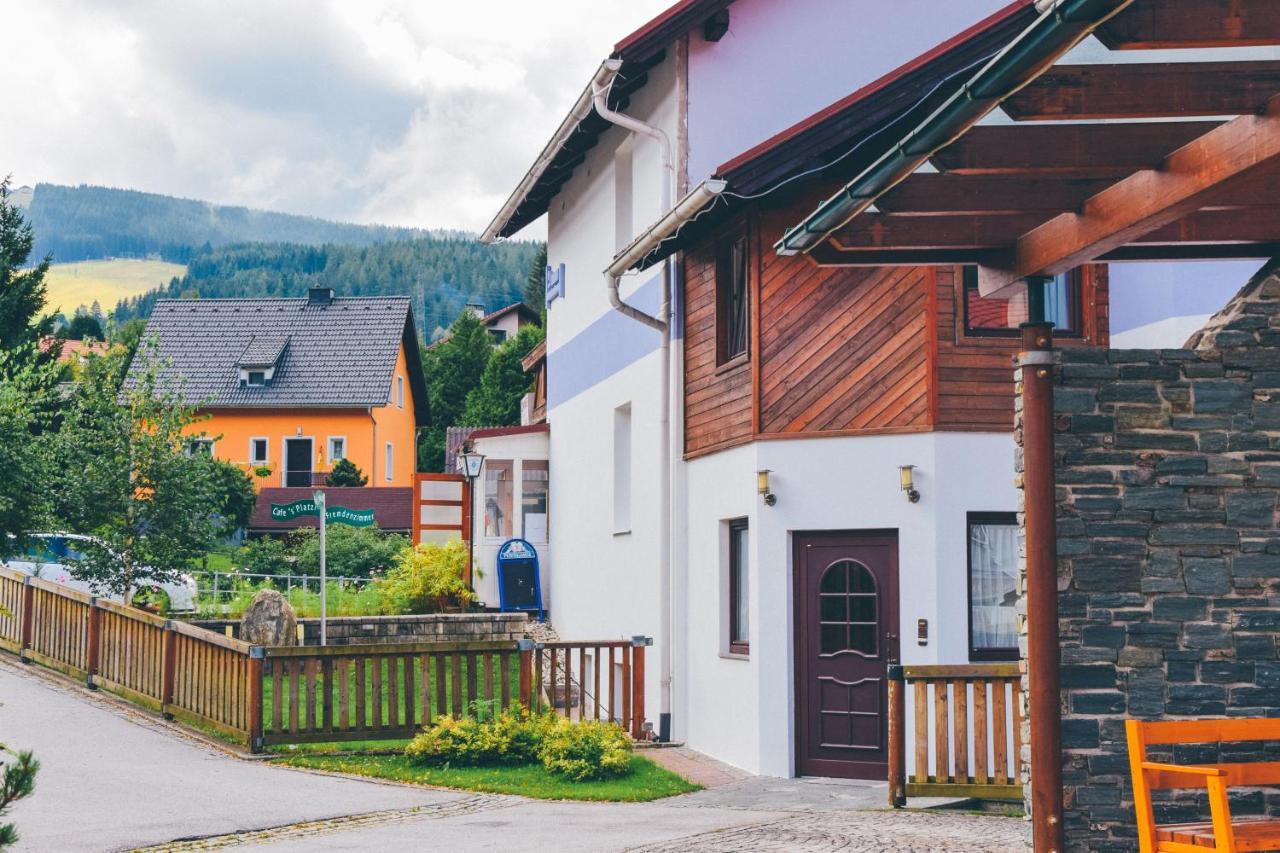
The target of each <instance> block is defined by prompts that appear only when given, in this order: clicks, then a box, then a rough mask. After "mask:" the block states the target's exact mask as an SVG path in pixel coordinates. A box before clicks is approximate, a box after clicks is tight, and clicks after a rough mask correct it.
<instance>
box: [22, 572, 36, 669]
mask: <svg viewBox="0 0 1280 853" xmlns="http://www.w3.org/2000/svg"><path fill="white" fill-rule="evenodd" d="M35 602H36V588H35V587H34V586H32V585H31V578H29V577H27V578H23V579H22V646H21V647H20V648H19V649H18V656H19V657H20V658H22V660H24V661H26V662H27V663H30V662H31V659H30V658H29V657H27V649H29V648H31V638H32V636H33V629H34V628H35V622H34V618H35Z"/></svg>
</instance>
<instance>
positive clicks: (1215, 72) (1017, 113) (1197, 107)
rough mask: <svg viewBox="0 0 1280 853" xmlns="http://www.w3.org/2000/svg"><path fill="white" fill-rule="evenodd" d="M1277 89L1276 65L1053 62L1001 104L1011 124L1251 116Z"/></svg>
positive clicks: (1279, 72)
mask: <svg viewBox="0 0 1280 853" xmlns="http://www.w3.org/2000/svg"><path fill="white" fill-rule="evenodd" d="M1278 91H1280V62H1276V61H1272V60H1258V61H1250V62H1221V61H1219V62H1160V63H1141V64H1123V65H1055V66H1054V67H1053V68H1050V69H1049V70H1048V71H1046V72H1045V73H1044V74H1041V75H1040V76H1039V77H1038V78H1036V79H1035V80H1034V81H1032V82H1031V83H1030V84H1028V85H1027V86H1026V87H1024V88H1023V89H1022V90H1021V91H1020V92H1018V93H1017V94H1015V95H1013V96H1012V97H1010V98H1009V99H1008V100H1006V101H1005V102H1004V109H1005V112H1007V113H1008V114H1009V115H1011V116H1012V117H1013V118H1015V119H1017V120H1019V121H1053V120H1060V119H1102V118H1169V117H1177V116H1223V115H1243V114H1245V113H1256V112H1258V111H1259V110H1261V109H1262V108H1263V107H1264V106H1265V105H1266V103H1267V101H1268V100H1269V99H1270V98H1271V96H1272V95H1274V94H1275V93H1276V92H1278Z"/></svg>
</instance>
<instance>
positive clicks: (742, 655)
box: [720, 652, 751, 660]
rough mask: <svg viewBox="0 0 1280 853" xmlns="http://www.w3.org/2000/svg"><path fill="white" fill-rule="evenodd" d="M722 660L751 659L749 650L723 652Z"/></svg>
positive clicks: (721, 654)
mask: <svg viewBox="0 0 1280 853" xmlns="http://www.w3.org/2000/svg"><path fill="white" fill-rule="evenodd" d="M720 659H721V660H751V654H750V653H749V652H721V653H720Z"/></svg>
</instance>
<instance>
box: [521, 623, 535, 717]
mask: <svg viewBox="0 0 1280 853" xmlns="http://www.w3.org/2000/svg"><path fill="white" fill-rule="evenodd" d="M519 648H520V701H521V702H522V703H524V706H525V707H526V708H528V709H529V710H530V711H532V710H533V694H532V693H531V692H530V687H531V686H532V684H533V650H534V643H533V640H520V641H519Z"/></svg>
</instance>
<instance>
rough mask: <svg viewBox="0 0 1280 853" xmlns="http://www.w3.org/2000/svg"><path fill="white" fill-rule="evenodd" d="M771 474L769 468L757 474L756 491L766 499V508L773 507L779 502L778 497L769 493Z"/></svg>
mask: <svg viewBox="0 0 1280 853" xmlns="http://www.w3.org/2000/svg"><path fill="white" fill-rule="evenodd" d="M769 474H770V471H769V469H768V468H763V469H761V470H759V471H757V472H756V491H757V492H759V493H760V497H762V498H764V503H765V506H773V505H774V504H776V503H777V502H778V496H777V495H775V494H774V493H773V492H771V491H769Z"/></svg>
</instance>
